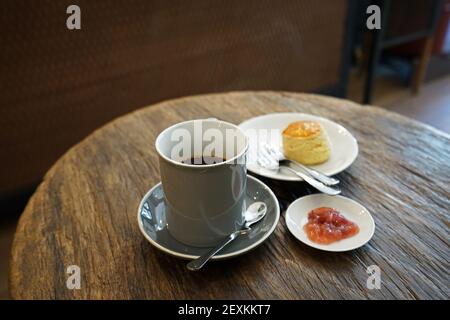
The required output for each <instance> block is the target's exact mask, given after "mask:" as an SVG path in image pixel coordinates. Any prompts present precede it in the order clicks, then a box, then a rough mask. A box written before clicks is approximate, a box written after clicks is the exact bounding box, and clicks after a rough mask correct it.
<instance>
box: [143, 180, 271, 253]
mask: <svg viewBox="0 0 450 320" xmlns="http://www.w3.org/2000/svg"><path fill="white" fill-rule="evenodd" d="M247 179H250V180H253V181H255V182H256V183H257V184H260V185H261V186H262V187H263V188H264V189H266V190H267V191H268V193H269V194H270V196H271V198H272V200H273V201H274V203H275V220H274V223H273V224H272V226H271V227H270V230H269V231H267V232H266V234H265V235H264V236H263V237H262V238H261V239H259V240H258V241H256V242H253V243H252V244H251V245H249V246H247V247H245V248H242V249H240V250H237V251H234V252H230V253H226V254H220V255H216V256H214V257H212V258H211V259H212V260H224V259H228V258H232V257H236V256H239V255H241V254H244V253H247V252H249V251H251V250H253V249H255V248H256V247H258V246H259V245H260V244H262V243H263V242H264V241H266V240H267V238H269V236H270V235H271V234H272V233H273V232H274V231H275V228H276V227H277V225H278V223H279V221H280V205H279V203H278V200H277V197H276V196H275V194H274V193H273V191H272V190H271V189H270V188H269V187H268V186H267V185H266V184H265V183H264V182H262V181H261V180H259V179H257V178H255V177H253V176H251V175H249V174H248V173H247ZM161 184H162V183H161V182H159V183H157V184H156V185H154V186H153V187H152V188H151V189H150V190H149V191H148V192H147V193H146V194H145V195H144V196H143V197H142V199H141V201H140V203H139V207H138V213H137V220H138V225H139V230H140V231H141V233H142V235H143V236H144V237H145V239H146V240H147V241H148V242H150V244H151V245H153V246H154V247H156V248H157V249H159V250H161V251H163V252H165V253H167V254H169V255H171V256H175V257H178V258H182V259H189V260H191V259H196V258H198V257H199V256H196V255H191V254H185V253H180V252H177V251H173V250H171V249H168V248H167V247H164V246H162V245H160V244H159V243H158V242H156V241H155V240H154V239H152V238H151V237H150V236H149V235H148V234H147V233H146V232H145V230H144V226H143V223H142V219H141V211H142V207H143V205H144V203H145V201H146V199H147V198H148V197H149V195H150V194H151V193H152V192H153V191H154V190H155V189H156V188H158V187H159V186H160V185H161Z"/></svg>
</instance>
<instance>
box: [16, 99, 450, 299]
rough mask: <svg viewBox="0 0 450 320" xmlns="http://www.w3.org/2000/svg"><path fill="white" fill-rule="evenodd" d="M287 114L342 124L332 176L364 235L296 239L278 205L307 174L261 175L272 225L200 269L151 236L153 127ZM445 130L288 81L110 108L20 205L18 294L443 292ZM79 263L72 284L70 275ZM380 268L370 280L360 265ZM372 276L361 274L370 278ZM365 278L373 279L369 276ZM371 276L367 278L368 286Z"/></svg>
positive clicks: (296, 191) (448, 172)
mask: <svg viewBox="0 0 450 320" xmlns="http://www.w3.org/2000/svg"><path fill="white" fill-rule="evenodd" d="M286 111H298V112H306V113H311V114H315V115H319V116H323V117H326V118H329V119H331V120H333V121H336V122H338V123H340V124H342V125H344V126H345V127H346V128H347V129H349V130H350V132H352V133H353V135H354V136H355V137H356V139H357V140H358V143H359V148H360V151H359V156H358V158H357V159H356V161H355V162H354V163H353V165H352V166H350V167H349V168H348V169H347V170H346V171H345V172H342V173H340V174H339V175H338V178H339V179H340V180H341V187H342V190H343V192H342V194H343V195H344V196H347V197H350V198H352V199H354V200H356V201H358V202H360V203H361V204H363V205H364V206H365V207H366V208H367V209H368V210H369V211H370V212H371V213H372V216H373V218H374V220H375V223H376V230H375V234H374V237H373V238H372V240H371V241H370V242H369V243H368V244H366V245H365V246H363V247H361V248H359V249H357V250H354V251H350V252H345V253H330V252H322V251H318V250H316V249H313V248H310V247H308V246H306V245H304V244H302V243H300V242H299V241H298V240H296V239H295V238H294V237H293V236H292V235H291V234H290V233H289V231H288V229H287V227H286V223H285V219H284V213H285V210H286V208H287V206H288V205H289V203H291V202H292V201H293V200H295V199H296V198H298V197H299V196H302V195H305V194H309V193H315V192H316V191H314V190H313V189H312V188H310V187H308V186H307V185H306V184H305V183H304V182H281V181H272V180H270V179H266V178H261V177H259V178H261V180H263V181H264V182H265V183H266V184H267V185H268V186H269V187H270V188H271V189H272V190H273V191H274V192H275V194H276V196H277V197H278V199H279V202H280V206H281V212H282V216H281V218H280V222H279V224H278V226H277V227H276V229H275V232H274V233H273V234H272V235H271V236H270V237H269V238H268V239H267V240H266V241H265V242H264V243H263V244H262V245H261V246H259V247H258V248H257V249H255V250H253V251H251V252H249V253H248V254H245V255H242V256H240V257H237V258H233V259H230V260H225V261H220V262H212V263H210V264H209V265H207V266H206V267H205V268H204V269H203V270H202V271H200V272H190V271H188V270H187V269H186V261H185V260H179V259H177V258H174V257H171V256H168V255H166V254H164V253H163V252H160V251H159V250H158V249H156V248H154V247H152V246H151V245H150V244H149V243H148V242H147V240H145V238H144V237H143V236H142V234H141V233H140V232H139V227H138V224H137V221H136V214H137V209H138V205H139V202H140V200H141V198H142V197H143V196H144V194H145V193H146V192H147V191H148V190H149V189H150V188H151V187H152V186H153V185H155V184H156V183H158V182H159V168H158V158H157V154H156V152H155V148H154V140H155V137H156V136H157V135H158V133H159V132H161V131H162V130H163V129H164V128H166V127H168V126H170V125H172V124H174V123H177V122H180V121H184V120H188V119H196V118H208V117H215V118H219V119H223V120H226V121H229V122H232V123H236V124H237V123H240V122H241V121H243V120H245V119H248V118H251V117H253V116H256V115H260V114H266V113H271V112H286ZM449 185H450V139H449V137H448V136H447V135H446V134H444V133H442V132H440V131H438V130H435V129H433V128H431V127H429V126H426V125H424V124H421V123H418V122H415V121H413V120H410V119H407V118H405V117H402V116H400V115H397V114H394V113H390V112H387V111H385V110H382V109H379V108H376V107H370V106H360V105H357V104H355V103H352V102H350V101H347V100H341V99H335V98H329V97H323V96H319V95H311V94H295V93H285V92H241V93H239V92H236V93H226V94H212V95H202V96H194V97H188V98H181V99H176V100H171V101H166V102H163V103H159V104H156V105H153V106H149V107H146V108H143V109H140V110H138V111H136V112H133V113H131V114H128V115H126V116H123V117H121V118H118V119H116V120H115V121H113V122H111V123H109V124H107V125H106V126H104V127H102V128H101V129H99V130H97V131H95V132H94V133H93V134H91V135H90V136H89V137H87V138H86V139H85V140H83V141H82V142H80V143H79V144H78V145H76V146H74V147H73V148H72V149H70V150H69V151H68V152H67V153H66V154H65V155H64V156H63V157H62V158H61V159H59V160H58V161H57V163H56V164H55V165H54V166H53V167H52V168H51V170H50V171H49V172H48V173H47V174H46V176H45V178H44V180H43V182H42V183H41V184H40V186H39V187H38V189H37V190H36V192H35V194H34V195H33V196H32V198H31V200H30V201H29V203H28V205H27V207H26V209H25V211H24V213H23V214H22V216H21V218H20V221H19V224H18V228H17V231H16V234H15V239H14V243H13V248H12V258H11V273H10V290H11V296H12V297H13V298H16V299H55V298H56V299H147V298H148V299H172V298H180V299H182V298H186V299H191V298H193V299H196V298H197V299H203V298H206V299H230V298H236V299H240V298H244V299H251V298H264V299H270V298H275V299H278V298H281V299H315V298H318V299H323V298H333V299H340V298H355V299H358V298H406V299H417V298H447V299H448V298H449V297H450V288H449V282H448V279H449V278H450V277H449V257H450V250H449V239H450V234H449V226H450V222H449V208H450V200H449ZM72 265H76V266H79V275H80V278H79V279H80V289H73V286H67V281H72V283H76V282H73V278H72V279H69V277H70V274H69V273H68V272H67V271H68V270H67V269H68V268H70V266H72ZM372 265H377V266H378V267H379V268H380V278H381V288H380V289H376V288H374V287H373V286H370V284H371V283H372V284H373V283H374V282H373V279H372V278H369V275H372V273H371V272H370V271H368V270H367V268H368V267H369V266H372ZM371 281H372V282H371ZM370 282H371V283H370ZM368 283H369V285H368Z"/></svg>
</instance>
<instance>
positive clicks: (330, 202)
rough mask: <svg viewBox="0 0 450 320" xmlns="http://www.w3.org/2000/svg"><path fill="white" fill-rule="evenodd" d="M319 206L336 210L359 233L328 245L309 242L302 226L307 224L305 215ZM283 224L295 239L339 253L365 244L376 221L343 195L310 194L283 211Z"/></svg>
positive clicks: (357, 204)
mask: <svg viewBox="0 0 450 320" xmlns="http://www.w3.org/2000/svg"><path fill="white" fill-rule="evenodd" d="M320 207H330V208H335V209H337V210H338V211H339V212H340V213H341V214H342V215H343V216H344V217H345V218H347V219H348V220H350V221H352V222H355V223H356V224H357V225H358V226H359V232H358V234H356V235H354V236H353V237H350V238H347V239H344V240H340V241H337V242H334V243H331V244H328V245H322V244H318V243H315V242H312V241H311V240H309V239H308V236H307V235H306V233H305V231H304V230H303V226H304V225H305V224H306V223H307V222H308V213H309V212H310V211H311V210H313V209H315V208H320ZM286 225H287V227H288V229H289V231H290V232H291V233H292V234H293V235H294V237H296V238H297V239H298V240H300V241H301V242H303V243H304V244H307V245H308V246H311V247H313V248H316V249H320V250H325V251H333V252H341V251H349V250H353V249H356V248H359V247H361V246H363V245H365V244H366V243H367V242H368V241H369V240H370V239H371V238H372V236H373V234H374V232H375V222H374V221H373V218H372V216H371V215H370V213H369V211H367V209H366V208H364V207H363V206H362V205H360V204H359V203H357V202H356V201H354V200H351V199H349V198H346V197H342V196H329V195H325V194H312V195H308V196H304V197H301V198H299V199H297V200H295V201H294V202H292V203H291V205H290V206H289V208H288V209H287V211H286Z"/></svg>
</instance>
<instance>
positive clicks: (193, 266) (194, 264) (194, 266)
mask: <svg viewBox="0 0 450 320" xmlns="http://www.w3.org/2000/svg"><path fill="white" fill-rule="evenodd" d="M247 232H248V229H243V230H238V231H235V232H233V233H231V234H230V235H229V236H228V237H226V238H225V239H224V240H223V241H222V242H221V243H219V244H218V245H217V246H216V247H215V248H214V249H211V250H210V251H208V252H207V253H205V254H204V255H202V256H200V257H198V258H197V259H195V260H192V261H191V262H189V263H188V264H187V265H186V266H187V268H188V269H189V270H191V271H198V270H200V269H201V268H202V267H203V266H204V265H205V263H206V262H208V261H209V259H211V258H212V257H213V256H214V255H215V254H216V253H218V252H219V251H220V250H222V249H223V248H225V247H226V246H227V245H228V244H229V243H230V242H232V241H233V240H234V239H236V238H237V237H239V236H240V235H242V234H246V233H247Z"/></svg>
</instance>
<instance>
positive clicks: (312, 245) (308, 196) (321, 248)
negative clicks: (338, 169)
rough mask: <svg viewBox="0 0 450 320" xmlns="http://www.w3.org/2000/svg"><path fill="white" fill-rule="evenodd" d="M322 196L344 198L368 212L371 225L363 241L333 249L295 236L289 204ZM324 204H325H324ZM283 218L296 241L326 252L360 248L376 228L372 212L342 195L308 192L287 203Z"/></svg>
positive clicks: (369, 238)
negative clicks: (369, 231)
mask: <svg viewBox="0 0 450 320" xmlns="http://www.w3.org/2000/svg"><path fill="white" fill-rule="evenodd" d="M324 196H325V198H327V197H333V198H340V199H342V200H344V201H349V202H352V203H354V204H356V205H357V206H359V207H361V208H362V209H364V210H365V211H366V212H367V214H368V219H369V221H370V224H371V227H372V230H371V233H370V234H369V235H368V237H367V240H365V241H363V242H361V243H359V244H356V245H353V246H349V247H347V248H344V249H333V248H331V247H330V248H324V247H323V246H320V245H316V244H314V243H313V242H312V241H311V243H308V242H305V241H303V239H300V238H299V237H298V236H297V234H296V233H295V232H294V231H293V230H292V229H291V228H292V227H293V226H292V222H290V220H292V213H291V211H290V210H289V209H291V206H292V205H294V204H295V203H296V202H298V201H301V200H304V199H305V198H313V197H324ZM324 206H326V204H324ZM285 220H286V227H287V229H288V230H289V232H290V233H291V234H292V235H293V236H294V237H295V238H296V239H297V240H298V241H300V242H301V243H303V244H305V245H307V246H308V247H311V248H314V249H317V250H321V251H326V252H348V251H352V250H356V249H358V248H361V247H363V246H364V245H366V244H367V243H368V242H369V241H370V240H372V238H373V235H374V234H375V229H376V225H375V220H374V219H373V217H372V214H371V213H370V211H369V210H368V209H367V208H366V207H364V206H363V205H362V204H361V203H359V202H358V201H355V200H353V199H351V198H348V197H345V196H342V195H335V196H328V195H326V194H323V193H314V194H308V195H305V196H303V197H300V198H298V199H296V200H294V201H293V202H291V204H290V205H289V207H288V208H287V209H286V214H285ZM300 232H304V231H300Z"/></svg>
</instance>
